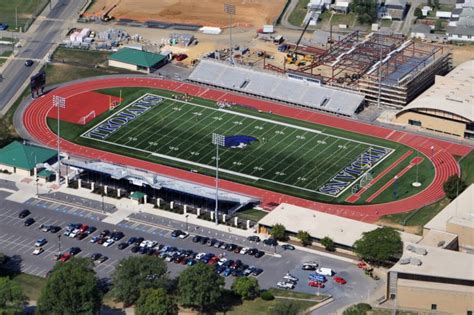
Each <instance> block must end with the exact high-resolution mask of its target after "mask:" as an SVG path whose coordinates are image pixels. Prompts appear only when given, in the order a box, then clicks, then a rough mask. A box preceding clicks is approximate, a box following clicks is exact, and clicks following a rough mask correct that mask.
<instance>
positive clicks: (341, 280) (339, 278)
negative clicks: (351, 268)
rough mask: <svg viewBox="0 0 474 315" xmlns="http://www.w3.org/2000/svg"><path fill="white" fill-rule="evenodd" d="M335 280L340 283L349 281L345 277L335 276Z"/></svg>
mask: <svg viewBox="0 0 474 315" xmlns="http://www.w3.org/2000/svg"><path fill="white" fill-rule="evenodd" d="M333 279H334V282H336V283H339V284H346V283H347V281H346V280H345V279H344V278H341V277H333Z"/></svg>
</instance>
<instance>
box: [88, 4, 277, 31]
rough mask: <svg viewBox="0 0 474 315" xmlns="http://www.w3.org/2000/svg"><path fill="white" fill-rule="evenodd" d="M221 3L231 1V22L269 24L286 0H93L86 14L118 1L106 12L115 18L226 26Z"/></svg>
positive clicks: (236, 23)
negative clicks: (233, 11)
mask: <svg viewBox="0 0 474 315" xmlns="http://www.w3.org/2000/svg"><path fill="white" fill-rule="evenodd" d="M224 3H230V4H234V5H235V7H236V15H235V16H234V17H233V25H234V26H243V27H262V25H263V24H272V23H273V22H274V21H275V20H276V19H277V18H278V16H279V15H280V13H281V12H282V11H283V8H284V6H285V3H286V1H285V0H158V1H157V0H96V1H95V2H94V4H93V5H92V6H91V7H90V8H89V9H88V10H87V12H86V15H96V16H99V15H102V14H103V13H105V12H106V11H107V10H109V9H110V8H112V7H113V6H114V5H117V7H116V8H114V9H113V10H112V11H111V13H110V14H109V15H112V16H113V17H115V18H116V19H120V18H127V19H133V20H138V21H147V20H157V21H163V22H174V23H186V24H198V25H205V26H218V27H226V26H228V25H229V17H228V15H227V14H225V13H224Z"/></svg>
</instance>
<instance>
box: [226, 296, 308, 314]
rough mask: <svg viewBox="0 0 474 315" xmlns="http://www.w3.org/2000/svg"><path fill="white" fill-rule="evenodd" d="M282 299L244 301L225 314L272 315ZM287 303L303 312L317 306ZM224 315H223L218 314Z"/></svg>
mask: <svg viewBox="0 0 474 315" xmlns="http://www.w3.org/2000/svg"><path fill="white" fill-rule="evenodd" d="M282 301H285V300H284V299H275V300H273V301H264V300H262V299H261V298H257V299H255V300H253V301H244V302H243V303H242V304H241V305H237V306H234V307H233V308H232V309H231V310H230V311H228V312H226V313H225V314H230V315H249V314H252V315H270V314H273V309H274V308H275V307H278V305H280V303H282ZM286 301H288V302H290V301H291V302H293V303H295V304H296V305H298V308H299V309H300V311H301V312H302V311H304V310H306V309H308V308H310V307H311V306H314V305H316V304H317V302H311V301H298V300H286ZM218 314H224V313H218Z"/></svg>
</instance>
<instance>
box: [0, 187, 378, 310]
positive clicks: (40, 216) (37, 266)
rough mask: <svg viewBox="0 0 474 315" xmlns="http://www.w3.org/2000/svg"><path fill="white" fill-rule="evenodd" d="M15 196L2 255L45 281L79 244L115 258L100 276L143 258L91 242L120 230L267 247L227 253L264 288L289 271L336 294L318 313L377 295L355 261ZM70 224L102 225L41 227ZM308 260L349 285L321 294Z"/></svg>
mask: <svg viewBox="0 0 474 315" xmlns="http://www.w3.org/2000/svg"><path fill="white" fill-rule="evenodd" d="M9 186H10V185H9ZM9 195H10V193H8V192H5V191H2V190H0V252H3V253H5V254H7V255H9V256H13V257H14V258H15V259H14V260H13V263H15V264H17V268H18V269H19V270H21V271H22V272H26V273H29V274H34V275H38V276H43V277H44V276H45V275H46V273H47V272H48V271H49V270H50V269H51V268H52V267H53V265H54V263H55V261H54V259H53V258H54V255H56V254H57V253H58V252H59V251H64V250H66V249H68V248H70V247H73V246H77V247H80V248H81V252H80V253H79V254H78V256H79V257H89V256H90V255H91V254H92V253H96V252H98V253H101V254H103V255H105V256H107V257H109V259H108V260H107V261H105V262H104V263H102V264H98V265H96V267H95V268H96V271H97V274H98V276H99V277H101V278H108V277H110V275H111V273H112V271H113V270H114V268H115V266H116V265H117V263H118V262H119V260H120V259H122V258H124V257H127V256H130V255H138V254H133V253H132V252H131V251H130V248H126V249H124V250H119V249H118V248H117V244H118V243H120V242H117V243H115V244H114V245H112V246H110V247H103V246H100V245H98V244H93V243H90V238H91V237H93V236H94V235H98V234H99V233H100V231H102V230H104V229H108V230H114V229H115V230H120V231H122V232H124V233H125V238H124V240H126V239H128V238H129V237H131V236H141V237H144V238H145V239H150V240H154V241H157V242H158V243H160V244H165V245H171V246H176V247H178V248H184V249H191V250H193V251H195V252H212V253H214V254H216V255H219V254H223V253H224V250H222V249H216V248H214V247H208V246H206V245H202V244H199V243H193V242H192V235H195V234H199V235H204V236H212V237H215V238H217V239H219V240H222V241H225V242H229V243H230V242H232V243H234V244H237V245H241V246H248V247H258V248H260V249H263V250H265V251H266V255H265V256H263V257H261V258H255V257H253V256H249V255H241V254H235V253H233V252H227V251H226V252H225V255H226V257H227V258H228V259H233V260H236V259H240V260H242V261H243V263H245V264H248V265H254V266H256V267H259V268H262V269H263V270H264V271H263V273H262V274H260V275H259V276H258V280H259V283H260V286H261V287H262V288H269V287H275V286H276V283H277V282H278V281H281V280H282V277H283V276H284V275H285V274H286V273H287V272H290V273H291V274H293V275H295V276H296V277H298V278H299V279H300V280H299V281H298V284H297V286H296V288H295V290H297V291H301V292H307V293H319V294H330V295H332V296H333V298H334V302H332V303H330V304H328V305H327V306H325V307H323V308H322V309H321V310H318V311H317V312H316V313H318V312H320V313H321V314H331V313H332V312H333V311H335V310H336V309H338V308H340V307H341V306H344V305H347V304H350V303H352V302H355V301H360V300H366V299H367V298H369V297H370V296H371V294H373V291H374V290H375V287H376V286H377V284H378V283H377V282H375V281H374V280H372V279H370V278H368V277H367V276H366V275H364V274H363V272H362V271H361V270H359V269H358V268H357V267H356V266H355V265H354V264H351V263H349V262H345V261H341V260H338V259H334V258H330V257H325V256H321V255H317V254H314V253H311V252H306V251H301V250H295V251H284V250H283V249H282V248H281V247H280V246H278V247H277V248H276V254H277V255H274V252H273V247H268V246H264V245H263V244H262V243H259V244H255V243H252V242H249V241H247V240H246V239H245V238H243V237H241V236H236V235H234V234H232V233H225V232H222V231H217V230H212V229H210V228H202V227H198V226H197V225H191V224H188V226H187V228H188V231H189V232H190V233H191V236H190V237H188V238H186V239H184V240H181V239H175V238H172V237H171V231H172V230H173V229H175V228H180V229H182V230H186V223H183V222H179V221H175V220H170V219H164V218H160V217H159V216H158V215H156V216H154V215H150V214H148V213H147V214H143V213H137V214H134V215H131V216H129V217H127V219H126V220H123V221H121V222H119V223H118V224H117V225H112V224H108V223H105V222H103V221H102V220H103V219H104V217H105V215H101V214H98V213H96V212H93V211H90V210H87V208H80V207H75V206H74V205H71V204H60V203H57V202H53V201H50V200H41V199H37V198H31V199H28V200H27V201H26V202H25V203H17V202H12V201H10V200H8V199H6V198H7V197H8V196H9ZM25 208H27V209H29V210H30V211H31V212H32V214H31V215H30V217H32V218H34V219H35V221H36V222H35V223H34V224H33V225H32V226H30V227H25V226H24V224H23V222H24V220H23V219H19V218H18V213H19V212H20V211H21V210H23V209H25ZM160 220H161V221H160ZM69 223H84V224H88V225H89V226H95V227H97V231H96V232H94V233H93V234H92V235H91V236H88V237H87V238H85V239H83V240H77V239H73V238H69V237H66V236H61V238H60V240H59V239H58V237H57V235H62V233H61V232H59V233H58V234H52V233H45V232H42V231H41V230H40V229H39V226H40V225H41V224H53V225H58V226H61V227H62V228H63V229H64V227H65V226H67V224H69ZM42 237H45V238H46V239H47V240H48V243H47V244H46V245H45V246H44V249H45V251H44V252H43V253H42V254H40V255H38V256H34V255H32V252H33V250H34V242H35V241H36V240H37V239H39V238H42ZM59 247H60V248H59ZM305 261H316V262H317V263H318V264H319V265H320V266H323V267H328V268H331V269H333V270H334V271H335V272H336V274H337V275H339V276H342V277H343V278H344V279H346V280H347V282H348V283H347V284H346V285H339V284H336V283H334V281H333V280H332V279H331V278H329V279H328V281H327V282H326V286H325V288H323V289H319V290H318V289H315V288H312V287H309V286H308V285H307V282H308V275H309V273H310V272H308V271H303V270H301V265H302V263H303V262H305ZM167 266H168V270H169V271H170V274H171V275H172V276H176V275H177V274H179V272H180V271H182V270H183V269H184V268H186V267H185V266H182V265H178V264H175V263H167ZM232 281H233V277H228V278H226V285H227V286H230V284H231V283H232Z"/></svg>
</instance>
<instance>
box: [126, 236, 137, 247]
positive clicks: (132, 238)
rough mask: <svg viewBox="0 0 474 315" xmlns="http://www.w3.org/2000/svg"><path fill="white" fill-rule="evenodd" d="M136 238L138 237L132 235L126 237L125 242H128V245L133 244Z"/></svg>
mask: <svg viewBox="0 0 474 315" xmlns="http://www.w3.org/2000/svg"><path fill="white" fill-rule="evenodd" d="M137 239H138V238H137V237H135V236H132V237H130V238H129V239H128V241H127V244H128V245H132V244H135V243H136V241H137Z"/></svg>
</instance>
